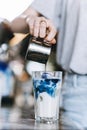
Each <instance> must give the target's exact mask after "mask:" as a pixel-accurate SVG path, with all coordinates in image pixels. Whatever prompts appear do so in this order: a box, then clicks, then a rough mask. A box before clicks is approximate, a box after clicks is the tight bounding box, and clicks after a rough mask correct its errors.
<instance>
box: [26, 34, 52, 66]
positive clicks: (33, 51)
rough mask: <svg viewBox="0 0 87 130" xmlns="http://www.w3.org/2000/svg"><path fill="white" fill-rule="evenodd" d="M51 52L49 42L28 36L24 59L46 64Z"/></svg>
mask: <svg viewBox="0 0 87 130" xmlns="http://www.w3.org/2000/svg"><path fill="white" fill-rule="evenodd" d="M50 53H51V44H49V43H47V42H44V40H43V39H42V38H35V37H32V36H30V39H29V46H28V50H27V53H26V59H27V60H32V61H36V62H39V63H43V64H46V63H47V60H48V58H49V55H50Z"/></svg>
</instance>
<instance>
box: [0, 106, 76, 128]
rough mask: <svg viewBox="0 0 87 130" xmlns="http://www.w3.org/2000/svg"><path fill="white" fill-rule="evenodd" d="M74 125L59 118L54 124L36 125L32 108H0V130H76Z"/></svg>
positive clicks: (68, 120) (67, 119) (65, 119)
mask: <svg viewBox="0 0 87 130" xmlns="http://www.w3.org/2000/svg"><path fill="white" fill-rule="evenodd" d="M77 129H78V128H77V126H76V125H75V123H74V122H73V121H72V120H71V119H69V118H67V117H63V116H62V117H60V119H59V120H58V122H56V123H54V124H44V123H37V122H36V121H35V119H34V109H33V108H18V107H16V106H14V107H2V108H0V130H77Z"/></svg>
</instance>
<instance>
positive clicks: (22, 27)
mask: <svg viewBox="0 0 87 130" xmlns="http://www.w3.org/2000/svg"><path fill="white" fill-rule="evenodd" d="M29 15H32V16H39V13H38V12H37V11H36V10H34V9H33V8H31V7H28V8H27V9H26V10H25V11H24V12H23V13H22V14H21V15H20V16H18V17H16V18H15V19H14V20H13V21H11V23H10V27H11V29H12V31H13V32H18V33H28V32H29V26H28V24H27V22H26V19H27V18H28V16H29Z"/></svg>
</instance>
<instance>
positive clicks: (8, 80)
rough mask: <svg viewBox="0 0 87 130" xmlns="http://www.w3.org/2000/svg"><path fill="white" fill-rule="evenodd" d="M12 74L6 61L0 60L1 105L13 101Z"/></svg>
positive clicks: (13, 82)
mask: <svg viewBox="0 0 87 130" xmlns="http://www.w3.org/2000/svg"><path fill="white" fill-rule="evenodd" d="M14 84H15V80H14V76H13V73H12V71H11V69H10V67H9V65H8V63H7V62H4V61H0V97H1V106H9V105H13V103H14Z"/></svg>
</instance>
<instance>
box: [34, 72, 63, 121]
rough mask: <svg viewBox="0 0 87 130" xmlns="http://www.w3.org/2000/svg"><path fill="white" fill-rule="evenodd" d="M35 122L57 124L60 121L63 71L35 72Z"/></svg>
mask: <svg viewBox="0 0 87 130" xmlns="http://www.w3.org/2000/svg"><path fill="white" fill-rule="evenodd" d="M32 80H33V91H34V101H35V103H34V108H35V120H36V121H38V122H41V123H55V122H56V121H57V120H58V119H59V104H60V92H61V86H62V72H61V71H52V72H51V71H50V72H48V71H33V72H32Z"/></svg>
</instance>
